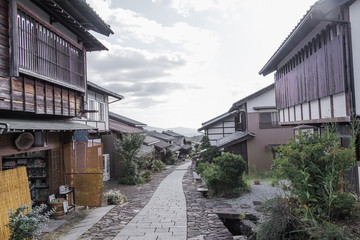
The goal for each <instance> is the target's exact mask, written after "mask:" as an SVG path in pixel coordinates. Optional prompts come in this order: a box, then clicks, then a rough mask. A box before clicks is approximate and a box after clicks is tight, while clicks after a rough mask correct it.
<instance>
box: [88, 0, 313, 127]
mask: <svg viewBox="0 0 360 240" xmlns="http://www.w3.org/2000/svg"><path fill="white" fill-rule="evenodd" d="M87 2H88V3H89V4H90V5H91V6H92V7H93V8H94V10H95V11H96V12H97V13H98V14H99V15H100V16H101V17H102V18H103V19H104V20H105V21H106V22H107V23H108V24H110V26H111V28H112V30H113V31H114V32H115V34H114V35H111V36H110V37H106V36H102V35H99V34H96V33H94V35H95V36H96V37H97V38H98V39H99V40H100V41H101V42H102V43H103V44H104V45H105V46H106V47H107V48H108V49H109V51H102V52H91V53H89V54H88V80H89V81H93V82H95V83H97V84H99V85H101V86H103V87H105V88H107V89H109V90H112V91H114V92H117V93H119V94H122V95H123V96H124V97H125V99H123V100H121V101H120V102H117V103H114V104H111V105H110V110H111V111H114V112H116V113H118V114H121V115H124V116H127V117H129V118H133V119H135V120H137V121H140V122H143V123H145V124H148V125H150V126H154V127H161V128H170V127H180V126H181V127H190V128H200V127H201V123H202V122H205V121H207V120H210V119H211V118H213V117H216V116H218V115H220V114H223V113H225V112H227V111H228V110H229V109H230V107H231V105H232V103H234V102H236V101H238V100H240V99H242V98H244V97H246V96H247V95H249V94H251V93H253V92H255V91H257V90H259V89H261V88H263V87H265V86H267V85H269V84H271V83H272V82H273V74H269V75H268V76H267V77H263V76H260V75H258V72H259V70H260V69H261V68H262V67H263V66H264V65H265V63H266V62H267V61H268V59H269V58H270V57H271V56H272V54H273V53H274V52H275V51H276V49H277V48H278V47H279V46H280V44H281V43H282V42H283V40H284V39H285V38H286V37H287V35H288V34H289V33H290V31H291V30H292V29H293V28H294V27H295V25H296V24H297V23H298V22H299V20H300V19H301V18H302V16H303V15H304V14H305V13H306V11H307V10H308V9H309V8H310V6H311V5H312V4H314V2H315V0H87Z"/></svg>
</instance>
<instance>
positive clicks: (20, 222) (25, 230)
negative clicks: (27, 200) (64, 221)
mask: <svg viewBox="0 0 360 240" xmlns="http://www.w3.org/2000/svg"><path fill="white" fill-rule="evenodd" d="M46 208H47V205H46V204H41V205H40V206H35V207H34V208H33V209H31V207H30V204H29V205H20V206H19V208H18V209H16V211H15V212H13V211H12V209H10V212H9V223H8V224H7V226H8V227H9V230H10V239H15V240H20V239H21V240H23V239H33V237H34V236H38V235H40V231H39V228H41V227H42V226H45V225H46V224H45V222H48V221H49V220H50V216H51V215H52V214H53V213H54V211H55V210H54V209H51V210H50V211H47V212H44V211H45V209H46Z"/></svg>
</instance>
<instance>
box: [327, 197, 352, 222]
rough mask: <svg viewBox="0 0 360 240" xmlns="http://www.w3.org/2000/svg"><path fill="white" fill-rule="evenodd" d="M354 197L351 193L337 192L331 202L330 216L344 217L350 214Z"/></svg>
mask: <svg viewBox="0 0 360 240" xmlns="http://www.w3.org/2000/svg"><path fill="white" fill-rule="evenodd" d="M355 203H356V199H355V197H354V195H353V194H352V193H349V192H338V193H337V194H336V196H335V198H334V200H333V202H332V206H331V207H332V209H331V211H330V212H331V218H333V219H334V218H340V219H343V218H346V217H348V216H350V215H351V213H352V211H353V209H354V207H355Z"/></svg>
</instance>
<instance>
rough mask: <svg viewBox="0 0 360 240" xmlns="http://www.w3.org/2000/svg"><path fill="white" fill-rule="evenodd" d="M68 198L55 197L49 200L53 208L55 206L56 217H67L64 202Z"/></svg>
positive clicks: (54, 215) (54, 216)
mask: <svg viewBox="0 0 360 240" xmlns="http://www.w3.org/2000/svg"><path fill="white" fill-rule="evenodd" d="M65 201H66V200H65V199H64V198H55V199H52V200H51V201H50V202H49V205H50V207H51V208H55V212H54V214H53V218H54V219H62V218H64V217H65V211H64V210H65V209H64V202H65Z"/></svg>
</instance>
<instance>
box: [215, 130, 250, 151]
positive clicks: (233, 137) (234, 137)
mask: <svg viewBox="0 0 360 240" xmlns="http://www.w3.org/2000/svg"><path fill="white" fill-rule="evenodd" d="M253 137H255V134H254V133H252V132H235V133H232V134H230V135H228V136H226V137H223V138H220V139H218V140H217V141H216V146H217V147H218V148H223V147H228V146H231V145H234V144H236V143H239V142H243V141H245V140H248V139H249V138H253Z"/></svg>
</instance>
